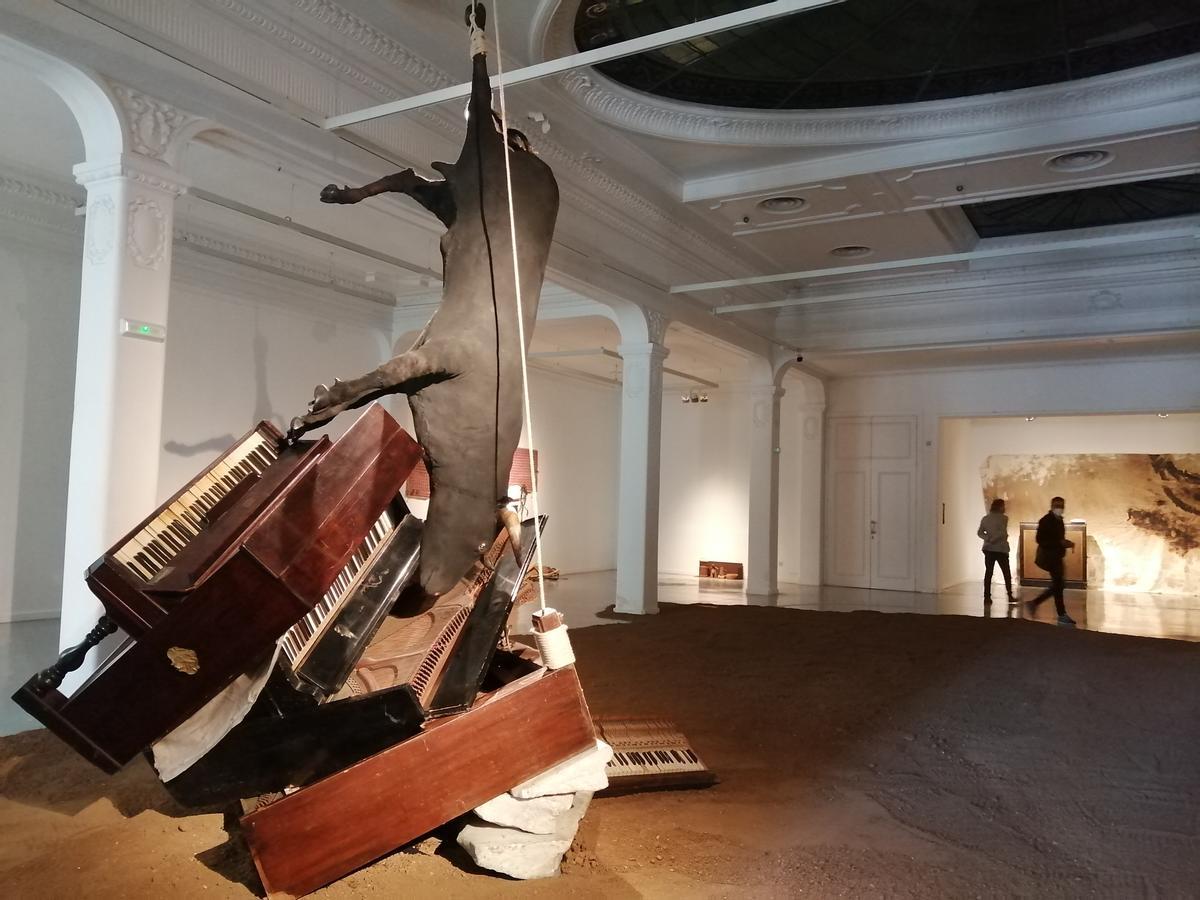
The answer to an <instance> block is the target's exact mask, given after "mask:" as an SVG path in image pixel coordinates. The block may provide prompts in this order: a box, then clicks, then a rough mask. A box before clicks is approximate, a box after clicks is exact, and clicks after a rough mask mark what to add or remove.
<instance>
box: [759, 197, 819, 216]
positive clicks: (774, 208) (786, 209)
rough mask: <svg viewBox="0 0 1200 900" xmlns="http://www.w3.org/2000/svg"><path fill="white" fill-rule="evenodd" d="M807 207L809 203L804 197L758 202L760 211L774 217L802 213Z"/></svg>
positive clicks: (772, 198)
mask: <svg viewBox="0 0 1200 900" xmlns="http://www.w3.org/2000/svg"><path fill="white" fill-rule="evenodd" d="M806 206H808V201H807V200H805V199H804V198H803V197H768V198H767V199H766V200H760V201H759V202H758V208H759V209H761V210H762V211H763V212H765V213H770V214H771V215H773V216H782V215H786V214H787V213H794V212H800V210H802V209H804V207H806Z"/></svg>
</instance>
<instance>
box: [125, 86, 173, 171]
mask: <svg viewBox="0 0 1200 900" xmlns="http://www.w3.org/2000/svg"><path fill="white" fill-rule="evenodd" d="M113 90H114V92H115V93H116V95H117V99H118V100H120V101H121V106H122V107H124V109H125V114H126V116H127V117H128V119H129V142H130V146H131V147H132V148H133V150H134V151H135V152H137V153H140V154H142V155H143V156H149V157H151V158H152V159H165V158H166V155H167V151H168V150H169V149H170V147H171V141H172V140H173V139H174V138H175V137H176V136H177V135H178V134H179V131H180V129H182V128H183V126H184V125H186V124H187V123H188V122H190V121H192V120H193V117H192V116H189V115H186V114H185V113H182V112H180V111H179V110H177V109H176V108H175V107H173V106H170V105H169V104H167V103H164V102H163V101H161V100H157V99H155V98H154V97H150V96H147V95H146V94H143V93H141V92H139V91H135V90H133V89H132V88H129V87H125V86H124V85H116V86H115V87H114V89H113Z"/></svg>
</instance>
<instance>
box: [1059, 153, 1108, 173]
mask: <svg viewBox="0 0 1200 900" xmlns="http://www.w3.org/2000/svg"><path fill="white" fill-rule="evenodd" d="M1112 161H1113V155H1112V154H1111V153H1110V152H1109V151H1107V150H1072V151H1070V152H1069V153H1060V154H1058V156H1052V157H1050V158H1049V159H1048V160H1046V168H1047V169H1053V170H1054V171H1056V172H1084V171H1086V170H1088V169H1098V168H1100V167H1101V166H1107V165H1108V164H1109V163H1110V162H1112Z"/></svg>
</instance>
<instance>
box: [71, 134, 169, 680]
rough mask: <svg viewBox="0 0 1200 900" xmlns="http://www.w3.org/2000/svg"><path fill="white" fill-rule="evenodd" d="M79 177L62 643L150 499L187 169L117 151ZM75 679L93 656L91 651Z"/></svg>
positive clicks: (79, 622) (79, 629)
mask: <svg viewBox="0 0 1200 900" xmlns="http://www.w3.org/2000/svg"><path fill="white" fill-rule="evenodd" d="M75 177H76V179H77V180H78V181H79V183H80V184H82V185H83V186H84V187H86V188H87V218H86V225H85V229H84V245H83V267H82V275H81V289H80V310H79V343H78V350H77V362H76V370H75V408H74V419H73V422H72V427H71V461H70V479H69V483H68V488H67V523H66V544H65V548H64V563H63V604H62V624H61V630H60V644H61V645H62V646H64V647H66V646H70V645H73V644H75V643H77V642H78V641H79V639H80V638H81V637H82V636H83V635H84V634H85V633H86V632H87V631H88V630H89V629H90V628H91V627H92V626H93V625H95V624H96V619H97V618H98V617H99V616H100V614H101V612H102V608H101V606H100V603H99V601H98V600H96V598H95V597H94V596H93V595H92V594H91V592H90V591H89V590H88V588H87V586H86V585H85V584H84V574H85V572H86V570H87V568H88V566H89V565H91V563H92V562H94V561H95V560H96V558H97V557H98V556H99V555H100V554H101V553H102V552H103V551H104V550H105V549H107V548H108V547H109V546H111V545H112V544H114V543H115V542H116V541H117V540H118V539H119V538H120V537H121V535H122V534H124V533H125V532H126V531H127V530H129V529H130V528H132V527H133V526H134V525H135V524H136V523H137V522H138V521H139V520H140V519H142V518H143V517H145V516H146V515H148V514H149V513H150V512H151V511H152V510H153V509H154V508H155V506H156V505H157V500H158V497H157V490H158V459H159V444H160V442H161V422H162V396H163V376H164V369H165V356H166V354H165V351H166V343H165V341H166V337H167V335H166V326H167V300H168V296H169V293H170V284H171V235H172V223H173V220H174V210H175V200H176V198H177V197H178V196H179V195H180V194H181V193H183V192H184V190H186V182H185V180H184V179H183V178H182V177H181V176H179V175H178V174H177V173H176V172H175V171H174V170H173V169H172V168H171V167H170V166H168V165H167V164H166V163H164V162H162V161H160V160H156V159H152V158H149V157H146V156H143V155H141V154H136V153H134V154H125V155H121V156H118V157H114V158H111V159H107V160H101V161H89V162H86V163H83V164H81V165H79V166H76V167H75ZM89 662H90V663H91V665H86V664H85V666H84V668H83V669H82V670H81V671H80V673H77V675H76V678H75V680H78V678H79V677H82V674H86V673H87V671H88V670H89V669H90V668H93V667H94V661H89Z"/></svg>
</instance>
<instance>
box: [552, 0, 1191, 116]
mask: <svg viewBox="0 0 1200 900" xmlns="http://www.w3.org/2000/svg"><path fill="white" fill-rule="evenodd" d="M762 2H764V0H582V2H581V3H580V4H579V7H578V11H577V13H576V16H575V41H576V44H577V46H578V47H579V49H580V50H590V49H594V48H597V47H603V46H606V45H608V44H612V43H617V42H619V41H623V40H627V39H629V38H634V37H638V36H641V35H645V34H650V33H652V32H656V31H660V30H663V29H666V28H672V27H676V26H679V25H683V24H686V23H688V22H691V21H694V20H696V19H701V18H706V17H709V16H716V15H720V14H723V13H727V12H731V11H733V10H737V9H744V8H746V7H751V6H758V5H759V4H760V3H762ZM1198 50H1200V3H1197V2H1196V0H1142V2H1138V3H1132V2H1129V0H987V2H984V0H845V2H843V3H839V4H835V5H832V6H827V7H822V8H819V9H816V10H811V11H809V12H805V13H798V14H796V15H793V16H788V17H786V18H783V19H777V20H773V21H769V22H765V23H760V24H756V25H751V26H746V27H741V28H737V29H733V30H731V31H726V32H722V33H719V34H712V35H708V36H706V37H702V38H697V39H695V40H692V41H687V42H684V43H680V44H675V45H673V46H670V47H665V48H662V49H661V50H656V51H652V52H649V53H643V54H639V55H637V56H632V57H626V58H623V59H619V60H614V61H612V62H608V63H605V64H603V65H601V66H599V67H598V69H599V71H600V72H601V73H603V74H604V75H606V76H608V77H609V78H612V79H613V80H614V81H617V82H619V83H620V84H623V85H625V86H627V87H630V88H634V89H635V90H638V91H643V92H645V93H649V94H653V95H656V96H659V97H663V98H667V99H671V100H678V101H682V102H686V103H698V104H704V105H707V106H718V107H736V108H743V109H781V110H783V109H786V110H796V109H832V108H848V107H863V106H886V105H893V104H901V103H913V102H918V101H925V100H941V99H948V98H954V97H968V96H974V95H979V94H989V93H997V92H1001V91H1010V90H1015V89H1018V88H1026V87H1034V86H1038V85H1046V84H1057V83H1061V82H1067V81H1074V80H1077V79H1080V78H1088V77H1091V76H1095V75H1103V74H1107V73H1110V72H1116V71H1120V70H1123V69H1129V68H1133V67H1136V66H1142V65H1146V64H1148V63H1153V62H1159V61H1162V60H1165V59H1172V58H1175V57H1179V56H1184V55H1187V54H1189V53H1194V52H1197V51H1198Z"/></svg>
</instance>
